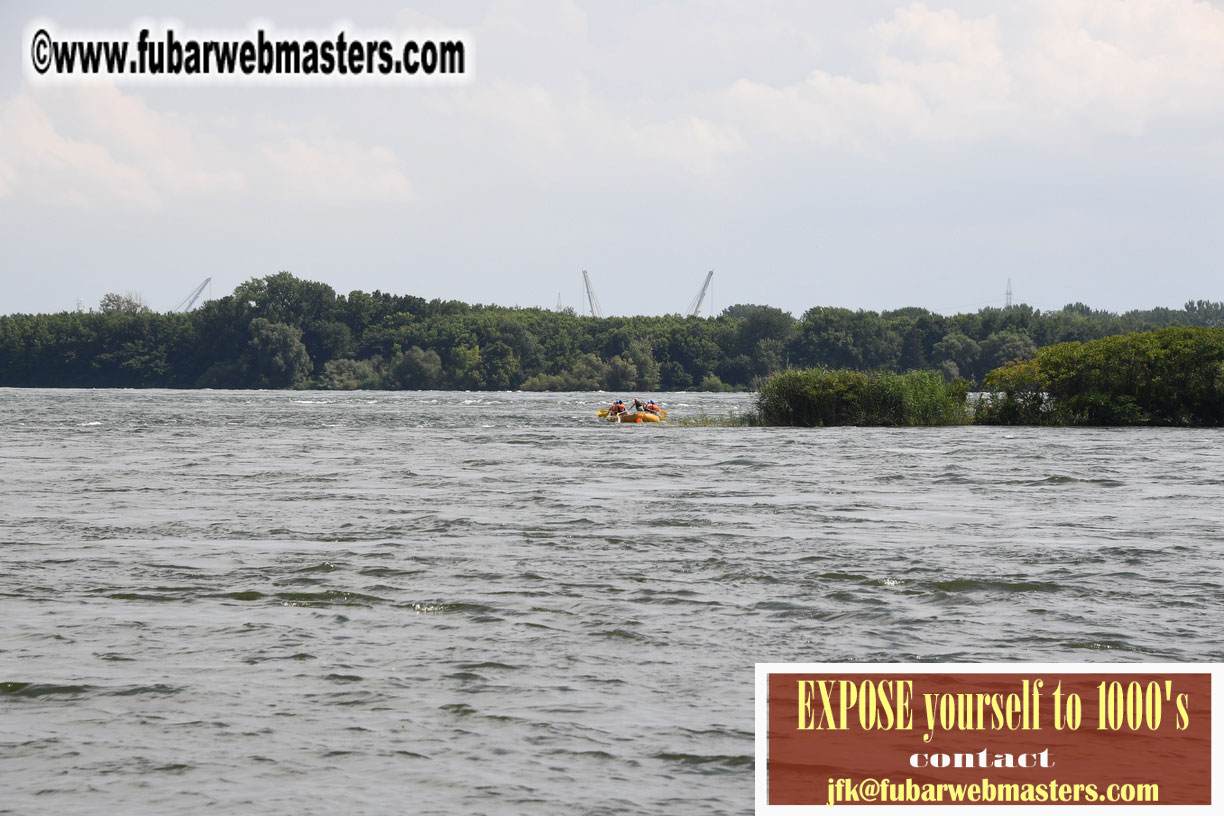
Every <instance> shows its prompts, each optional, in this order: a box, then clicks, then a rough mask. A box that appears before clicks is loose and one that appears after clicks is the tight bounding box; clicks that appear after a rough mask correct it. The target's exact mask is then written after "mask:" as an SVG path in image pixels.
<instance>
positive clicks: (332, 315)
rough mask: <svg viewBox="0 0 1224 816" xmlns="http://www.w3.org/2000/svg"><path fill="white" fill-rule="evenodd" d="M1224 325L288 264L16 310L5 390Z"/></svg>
mask: <svg viewBox="0 0 1224 816" xmlns="http://www.w3.org/2000/svg"><path fill="white" fill-rule="evenodd" d="M1178 325H1190V326H1222V325H1224V303H1219V302H1208V301H1194V302H1191V303H1187V304H1186V306H1185V308H1183V309H1180V310H1179V309H1165V308H1159V309H1152V310H1149V311H1132V312H1127V313H1126V314H1122V315H1118V314H1114V313H1111V312H1104V311H1096V310H1093V309H1090V308H1089V307H1087V306H1085V305H1083V304H1079V303H1076V304H1071V305H1068V306H1066V307H1064V308H1063V309H1061V310H1058V311H1049V312H1042V311H1040V310H1036V309H1033V308H1031V307H1029V306H1026V305H1019V306H1013V307H1010V308H1006V309H1000V308H987V309H982V310H980V311H978V312H975V313H969V314H957V315H952V316H943V315H938V314H934V313H932V312H930V311H927V310H926V309H921V308H917V307H909V308H904V309H898V310H895V311H885V312H872V311H863V310H858V311H853V310H850V309H843V308H835V307H827V306H817V307H813V308H811V309H808V310H807V311H806V312H804V313H803V315H802V316H800V317H799V318H798V319H796V318H794V317H793V316H792V315H791V314H789V313H787V312H784V311H782V310H781V309H777V308H774V307H771V306H758V305H748V304H742V305H736V306H732V307H730V308H728V309H726V310H724V311H723V312H722V314H720V315H719V316H717V317H713V318H697V317H682V316H680V315H666V316H661V317H609V318H593V317H582V316H579V315H576V314H574V313H573V311H572V310H568V311H549V310H546V309H519V308H504V307H498V306H483V305H475V306H472V305H468V304H465V303H460V302H457V301H441V300H432V301H426V300H423V299H421V298H418V297H413V296H410V295H393V294H387V293H384V292H378V291H375V292H373V293H372V294H371V293H366V292H361V291H353V292H350V293H349V294H348V295H339V294H337V293H336V292H335V291H334V290H333V289H332V288H331V287H330V286H328V285H326V284H323V283H317V282H312V281H305V280H300V279H298V278H295V277H294V276H292V275H290V274H289V273H287V272H281V273H278V274H275V275H270V276H267V277H264V278H256V279H252V280H250V281H247V282H246V283H243V284H241V285H239V286H238V287H237V288H236V289H235V290H234V292H233V294H231V295H227V296H225V297H222V298H220V299H217V300H210V301H208V302H206V303H205V304H204V305H203V306H201V307H199V308H198V309H195V310H194V311H191V312H186V313H164V314H163V313H156V312H153V311H151V310H149V309H148V308H147V307H146V306H144V305H143V303H141V301H140V299H139V297H136V296H130V295H129V296H120V295H114V294H111V295H107V296H106V297H105V298H103V299H102V302H101V303H100V304H99V308H98V309H97V310H94V311H89V312H61V313H58V314H38V315H26V314H16V315H7V316H3V317H0V386H52V387H67V386H72V387H121V388H122V387H133V388H147V387H152V388H205V387H210V388H325V389H353V388H367V389H426V388H439V389H471V390H481V389H488V390H506V389H512V390H514V389H523V390H553V391H555V390H594V389H604V390H608V391H625V392H628V391H631V390H636V391H640V392H649V391H654V390H669V391H672V390H686V389H697V390H726V389H742V388H752V387H755V386H756V385H757V384H759V383H760V382H761V381H762V379H763V378H765V377H768V376H769V375H771V374H774V373H776V372H778V371H783V370H787V369H791V368H804V367H828V368H845V369H854V370H858V371H879V372H897V373H903V372H907V371H917V370H924V369H932V370H935V371H938V372H940V373H942V375H943V376H944V378H945V379H946V380H948V381H951V380H953V379H955V378H957V377H962V378H965V379H967V380H970V381H973V382H981V380H982V378H983V377H984V376H985V374H986V373H987V372H989V371H991V370H992V369H995V368H998V367H999V366H1002V365H1003V364H1005V363H1007V362H1009V361H1012V360H1027V359H1031V358H1032V357H1033V356H1034V355H1035V354H1036V352H1037V350H1038V349H1039V348H1041V347H1044V346H1050V345H1053V344H1057V343H1064V342H1068V341H1087V340H1093V339H1097V338H1103V337H1109V336H1113V335H1119V334H1123V333H1126V332H1134V331H1142V330H1151V329H1157V328H1162V327H1166V326H1178Z"/></svg>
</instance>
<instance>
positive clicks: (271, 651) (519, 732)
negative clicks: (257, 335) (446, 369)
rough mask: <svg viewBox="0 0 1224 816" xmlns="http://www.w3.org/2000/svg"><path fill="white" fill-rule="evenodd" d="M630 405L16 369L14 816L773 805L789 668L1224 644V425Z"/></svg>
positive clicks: (0, 526) (7, 587) (2, 551)
mask: <svg viewBox="0 0 1224 816" xmlns="http://www.w3.org/2000/svg"><path fill="white" fill-rule="evenodd" d="M749 399H750V398H749V397H747V396H746V395H691V394H677V395H670V396H667V397H666V398H665V399H664V400H663V402H664V407H667V408H669V409H670V410H671V412H672V416H673V417H680V416H684V415H693V414H696V413H699V412H702V411H704V412H706V413H710V414H724V413H726V412H727V411H729V410H734V409H742V408H744V407H746V406H747V405H748V400H749ZM606 400H607V396H605V395H598V394H561V395H532V394H462V393H425V394H384V393H349V394H322V393H303V392H296V393H288V392H257V393H249V392H133V391H14V390H0V432H2V434H3V436H2V437H0V473H2V477H0V616H2V617H0V619H2V620H3V625H2V626H0V793H2V795H0V812H13V813H23V814H24V813H117V812H125V813H147V814H157V813H171V812H173V813H205V812H207V813H209V814H225V813H233V814H237V813H251V812H255V811H256V810H258V811H262V812H268V813H283V812H301V813H312V812H323V811H326V810H333V809H340V811H339V812H345V813H396V812H403V813H409V812H420V813H490V814H499V813H570V812H595V813H621V812H623V813H659V814H683V813H743V812H747V811H749V810H751V805H752V790H753V779H752V773H753V762H752V754H753V739H752V730H753V685H752V672H753V663H754V662H757V661H821V662H827V661H915V660H921V661H965V662H970V661H1010V660H1024V661H1031V660H1040V661H1051V662H1056V661H1094V660H1106V661H1203V660H1215V661H1219V660H1222V659H1224V625H1222V624H1221V618H1220V616H1219V609H1220V608H1221V602H1222V601H1224V590H1222V581H1221V578H1220V574H1221V560H1222V559H1221V544H1222V543H1224V537H1222V536H1224V534H1222V533H1221V530H1222V529H1224V501H1221V499H1222V498H1224V453H1222V450H1224V447H1222V445H1221V442H1222V441H1224V436H1221V434H1220V433H1219V432H1213V431H1184V430H1038V429H998V428H952V429H904V430H888V429H855V428H838V429H823V430H806V431H804V430H790V429H736V428H688V427H678V426H664V427H658V426H628V427H626V426H610V425H608V424H606V423H602V422H597V421H596V420H595V418H594V415H593V412H594V410H595V409H597V408H599V407H601V405H602V404H603V403H604V402H605V401H606Z"/></svg>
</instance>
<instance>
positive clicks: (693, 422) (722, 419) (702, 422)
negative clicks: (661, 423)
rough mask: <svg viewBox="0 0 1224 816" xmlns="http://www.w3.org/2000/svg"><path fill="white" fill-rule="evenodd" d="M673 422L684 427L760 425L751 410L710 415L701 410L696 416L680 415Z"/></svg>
mask: <svg viewBox="0 0 1224 816" xmlns="http://www.w3.org/2000/svg"><path fill="white" fill-rule="evenodd" d="M675 424H677V425H681V426H683V427H685V428H742V427H744V426H751V425H760V424H761V418H760V416H758V415H757V414H756V413H754V412H752V411H749V412H747V413H743V414H737V413H736V412H735V411H728V412H727V413H726V414H724V415H723V416H712V415H710V414H707V413H706V412H705V411H702V412H701V413H700V414H698V415H697V416H685V417H680V418H678V419H677V420H676V421H675Z"/></svg>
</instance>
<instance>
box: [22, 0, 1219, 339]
mask: <svg viewBox="0 0 1224 816" xmlns="http://www.w3.org/2000/svg"><path fill="white" fill-rule="evenodd" d="M40 17H43V18H49V19H50V20H52V21H54V22H55V23H56V25H57V26H58V27H59V28H60V29H112V30H114V29H119V30H122V29H127V28H128V27H129V26H130V25H131V24H132V22H133V21H134V20H136V19H138V18H148V17H153V18H157V19H167V18H172V19H176V20H178V21H181V23H182V24H183V25H184V26H185V27H187V28H189V29H215V28H220V29H236V30H240V29H243V28H245V27H247V25H248V24H249V23H250V22H251V21H252V19H253V18H256V17H259V18H263V19H266V20H269V21H270V22H272V23H273V24H274V25H275V26H276V27H277V28H286V29H319V30H322V29H327V28H329V27H330V26H331V24H332V23H334V22H336V21H338V20H341V19H344V20H348V21H351V23H352V24H353V25H354V26H355V27H357V28H360V29H371V30H373V29H394V30H423V29H446V30H451V31H463V32H466V34H467V46H468V68H469V70H470V71H471V74H472V75H471V78H470V80H469V81H468V82H467V83H466V84H464V85H461V86H454V85H446V86H442V85H437V86H432V87H419V86H405V85H391V86H385V85H384V86H377V87H375V86H372V85H371V86H360V87H352V86H350V87H343V88H335V87H310V88H285V87H254V88H252V87H245V88H238V87H222V86H215V87H198V86H196V87H186V88H184V87H175V88H150V87H139V86H131V85H122V86H119V87H118V88H116V87H113V86H107V85H103V86H89V87H84V86H82V87H43V86H38V87H34V86H31V85H30V84H28V83H27V81H26V80H25V78H24V73H23V61H24V59H25V56H26V55H25V54H24V53H22V43H21V38H22V33H23V30H24V29H25V28H26V26H27V24H28V23H29V22H30V21H31V20H34V19H36V18H40ZM0 31H3V35H2V39H0V282H2V283H3V290H2V291H0V313H12V312H49V311H62V310H65V309H72V308H75V306H76V303H77V300H78V299H81V300H82V301H84V303H85V304H86V305H88V306H96V305H97V302H98V300H99V298H101V296H102V295H103V294H105V293H106V292H125V291H132V292H136V293H139V294H141V295H142V296H143V297H144V299H145V300H146V301H147V302H148V303H149V304H150V305H151V306H152V307H153V308H155V309H158V310H167V309H169V308H171V307H172V306H174V305H175V303H177V302H178V301H180V300H181V299H182V298H183V297H184V296H186V295H187V294H188V293H189V292H190V291H191V290H192V289H193V288H195V287H196V286H197V285H198V284H199V283H200V282H201V281H202V280H203V279H204V278H206V277H209V276H211V277H212V279H213V284H212V294H213V295H214V296H216V297H220V296H222V295H224V294H228V293H229V292H230V291H232V290H233V288H234V286H236V285H237V284H239V283H241V282H242V281H244V280H247V279H249V278H251V277H257V276H263V275H267V274H271V273H274V272H277V271H280V270H287V271H289V272H292V273H293V274H294V275H297V276H299V277H303V278H308V279H312V280H320V281H325V282H327V283H328V284H330V285H331V286H333V287H334V288H335V289H336V290H337V291H338V292H340V293H347V292H349V291H350V290H353V289H362V290H366V291H373V290H374V289H381V290H383V291H390V292H395V293H402V294H414V295H419V296H421V297H425V298H435V297H436V298H444V299H458V300H464V301H468V302H480V303H497V304H501V305H507V306H514V305H518V306H545V307H549V308H552V307H554V306H555V305H556V303H557V299H558V296H560V299H561V301H562V303H563V304H564V305H567V306H574V307H576V308H579V310H580V311H581V310H582V308H583V307H584V304H583V303H582V302H581V300H580V299H581V296H582V276H581V271H582V270H583V269H584V268H585V269H587V270H588V271H589V272H590V273H591V277H592V280H593V282H594V284H595V290H596V293H597V295H598V297H599V300H600V301H601V303H602V305H603V308H604V312H605V313H609V314H664V313H673V312H683V311H685V310H686V309H687V307H688V305H689V303H690V301H692V299H693V297H694V296H695V295H696V294H697V291H698V289H699V287H700V285H701V282H702V279H703V278H704V275H705V273H706V271H707V270H710V269H713V270H714V271H715V275H714V284H713V292H712V301H713V303H712V305H713V311H714V313H717V312H718V311H720V310H721V309H723V308H725V307H727V306H729V305H732V304H734V303H761V304H770V305H774V306H779V307H782V308H784V309H786V310H788V311H791V312H792V313H794V314H795V315H796V316H798V315H800V314H801V313H802V312H803V311H804V310H805V309H807V308H809V307H811V306H815V305H835V306H846V307H850V308H867V309H886V308H898V307H901V306H907V305H917V306H924V307H927V308H930V309H933V310H936V311H941V312H945V313H951V312H955V311H972V310H976V309H977V308H980V307H981V306H986V305H997V306H1002V305H1003V302H1004V292H1005V289H1006V287H1007V281H1008V278H1010V279H1011V282H1012V288H1013V290H1014V293H1015V300H1016V301H1017V302H1027V303H1030V304H1032V305H1034V306H1037V307H1038V308H1042V309H1057V308H1060V307H1062V306H1063V305H1064V304H1065V303H1068V302H1074V301H1082V302H1085V303H1088V304H1089V305H1092V306H1094V307H1096V308H1107V309H1111V310H1126V309H1131V308H1147V307H1152V306H1157V305H1165V306H1180V305H1181V304H1182V303H1184V302H1185V301H1186V300H1188V299H1199V298H1203V299H1210V300H1224V275H1222V274H1221V273H1222V272H1224V263H1222V261H1221V258H1222V254H1224V253H1222V251H1221V250H1222V249H1224V3H1221V2H1191V0H1033V1H1032V2H1009V3H999V2H959V1H957V2H942V1H941V0H931V2H925V3H893V2H864V1H862V0H860V1H859V2H814V1H813V0H793V2H792V1H791V0H765V1H764V2H752V3H748V2H719V0H692V1H691V2H626V1H625V0H618V2H615V3H610V2H573V1H572V0H488V1H487V2H441V1H439V2H432V1H427V2H398V3H373V2H353V0H345V1H344V2H338V1H334V2H314V3H310V2H286V3H273V2H265V3H249V2H232V3H231V2H215V3H209V4H198V3H177V2H167V1H166V0H140V2H137V3H130V2H125V1H124V0H117V1H116V2H108V3H104V4H103V3H95V2H61V3H56V2H39V3H26V2H20V1H19V2H5V3H4V4H3V5H2V6H0ZM707 311H708V309H707Z"/></svg>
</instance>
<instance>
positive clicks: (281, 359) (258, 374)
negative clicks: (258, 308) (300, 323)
mask: <svg viewBox="0 0 1224 816" xmlns="http://www.w3.org/2000/svg"><path fill="white" fill-rule="evenodd" d="M250 332H251V340H250V342H249V344H248V345H249V357H248V360H249V362H248V368H247V371H248V373H249V377H250V380H251V382H253V383H254V384H255V385H256V387H259V388H292V387H293V386H296V385H300V384H301V383H303V382H305V381H306V378H307V377H309V376H310V373H311V371H312V370H313V368H314V367H313V366H312V365H311V363H310V356H309V355H308V354H307V353H306V346H305V345H303V343H302V340H301V337H302V333H301V331H299V330H298V329H295V328H294V327H293V326H289V325H287V324H285V323H273V322H271V321H270V320H267V319H265V318H262V317H257V318H255V319H254V320H252V321H251V328H250Z"/></svg>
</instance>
